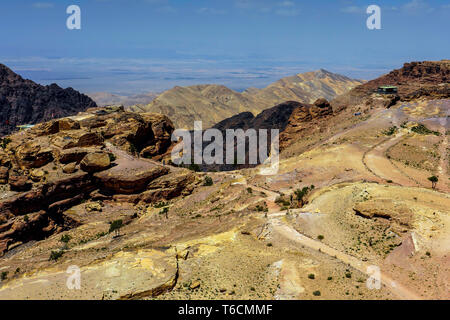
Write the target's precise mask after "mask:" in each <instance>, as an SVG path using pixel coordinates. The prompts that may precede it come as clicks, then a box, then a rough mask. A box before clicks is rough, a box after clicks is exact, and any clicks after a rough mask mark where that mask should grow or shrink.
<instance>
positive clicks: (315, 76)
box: [142, 69, 362, 129]
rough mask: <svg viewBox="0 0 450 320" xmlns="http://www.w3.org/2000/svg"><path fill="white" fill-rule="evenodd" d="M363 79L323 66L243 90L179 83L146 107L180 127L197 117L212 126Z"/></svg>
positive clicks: (336, 91)
mask: <svg viewBox="0 0 450 320" xmlns="http://www.w3.org/2000/svg"><path fill="white" fill-rule="evenodd" d="M361 83H362V82H361V81H358V80H353V79H350V78H347V77H344V76H341V75H338V74H334V73H331V72H329V71H327V70H324V69H320V70H318V71H312V72H307V73H300V74H297V75H293V76H290V77H286V78H283V79H280V80H278V81H276V82H274V83H272V84H270V85H269V86H267V87H266V88H263V89H257V88H248V89H247V90H245V91H244V92H242V93H240V92H236V91H234V90H231V89H229V88H228V87H226V86H224V85H217V84H204V85H196V86H189V87H179V86H177V87H174V88H172V89H170V90H168V91H166V92H164V93H162V94H161V95H160V96H158V97H157V98H156V99H155V100H153V101H152V102H151V103H150V104H149V105H148V106H146V107H144V108H142V111H149V112H158V113H163V114H165V115H167V116H168V117H170V118H171V119H172V121H173V122H174V123H175V125H176V126H177V127H179V128H187V129H192V128H193V124H194V121H196V120H202V121H203V125H204V127H211V126H213V125H215V124H216V123H219V122H220V121H222V120H224V119H226V118H230V117H232V116H233V115H236V114H239V113H242V112H251V113H253V114H259V113H261V112H262V111H264V110H265V109H268V108H271V107H273V106H274V105H279V104H281V103H284V102H286V101H297V102H301V103H313V102H314V101H316V100H317V99H319V98H325V99H327V100H331V99H333V98H335V97H336V96H338V95H341V94H343V93H345V92H347V91H348V90H350V89H352V88H354V87H355V86H358V85H360V84H361Z"/></svg>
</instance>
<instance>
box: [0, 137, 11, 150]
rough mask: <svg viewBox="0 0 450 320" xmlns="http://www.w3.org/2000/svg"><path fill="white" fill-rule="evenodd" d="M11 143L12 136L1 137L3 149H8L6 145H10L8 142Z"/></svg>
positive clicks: (0, 143) (0, 142) (0, 144)
mask: <svg viewBox="0 0 450 320" xmlns="http://www.w3.org/2000/svg"><path fill="white" fill-rule="evenodd" d="M10 143H11V139H10V138H3V139H0V146H1V147H2V149H6V147H7V146H8V144H10Z"/></svg>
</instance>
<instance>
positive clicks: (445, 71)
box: [332, 60, 450, 110]
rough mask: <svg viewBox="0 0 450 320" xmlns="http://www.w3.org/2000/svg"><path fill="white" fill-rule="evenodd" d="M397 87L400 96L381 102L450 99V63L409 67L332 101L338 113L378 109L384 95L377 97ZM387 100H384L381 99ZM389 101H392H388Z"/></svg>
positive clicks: (443, 62)
mask: <svg viewBox="0 0 450 320" xmlns="http://www.w3.org/2000/svg"><path fill="white" fill-rule="evenodd" d="M387 85H390V86H396V87H397V88H398V95H395V96H389V95H388V96H386V97H387V98H388V99H384V100H385V101H381V103H382V104H383V103H385V104H386V103H387V105H386V106H389V105H392V104H393V103H396V102H397V101H398V100H399V99H401V100H403V101H407V100H413V99H417V98H423V99H442V98H448V97H449V96H450V60H441V61H422V62H410V63H405V64H404V66H403V67H402V68H400V69H397V70H393V71H392V72H390V73H388V74H386V75H383V76H381V77H379V78H377V79H374V80H372V81H368V82H366V83H364V84H362V85H360V86H357V87H355V88H354V89H352V90H350V91H349V92H348V93H345V94H343V95H341V96H339V97H337V98H336V99H334V101H332V105H333V108H334V109H335V110H341V109H344V108H346V107H348V106H349V105H352V106H354V105H358V104H365V105H371V104H372V105H374V104H377V103H379V102H380V95H376V94H374V91H376V90H377V88H378V87H380V86H387ZM381 100H383V99H381ZM387 100H389V101H387Z"/></svg>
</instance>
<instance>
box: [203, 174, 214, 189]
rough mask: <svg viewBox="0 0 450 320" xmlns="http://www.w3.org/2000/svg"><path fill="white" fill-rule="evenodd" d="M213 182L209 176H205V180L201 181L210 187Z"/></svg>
mask: <svg viewBox="0 0 450 320" xmlns="http://www.w3.org/2000/svg"><path fill="white" fill-rule="evenodd" d="M213 184H214V182H213V179H212V178H211V177H210V176H206V177H205V181H204V182H203V185H204V186H206V187H210V186H212V185H213Z"/></svg>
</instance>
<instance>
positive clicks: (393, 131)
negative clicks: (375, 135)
mask: <svg viewBox="0 0 450 320" xmlns="http://www.w3.org/2000/svg"><path fill="white" fill-rule="evenodd" d="M397 132H398V128H397V127H396V126H393V127H390V128H389V129H387V130H386V131H383V134H384V135H386V136H392V135H394V134H396V133H397Z"/></svg>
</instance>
